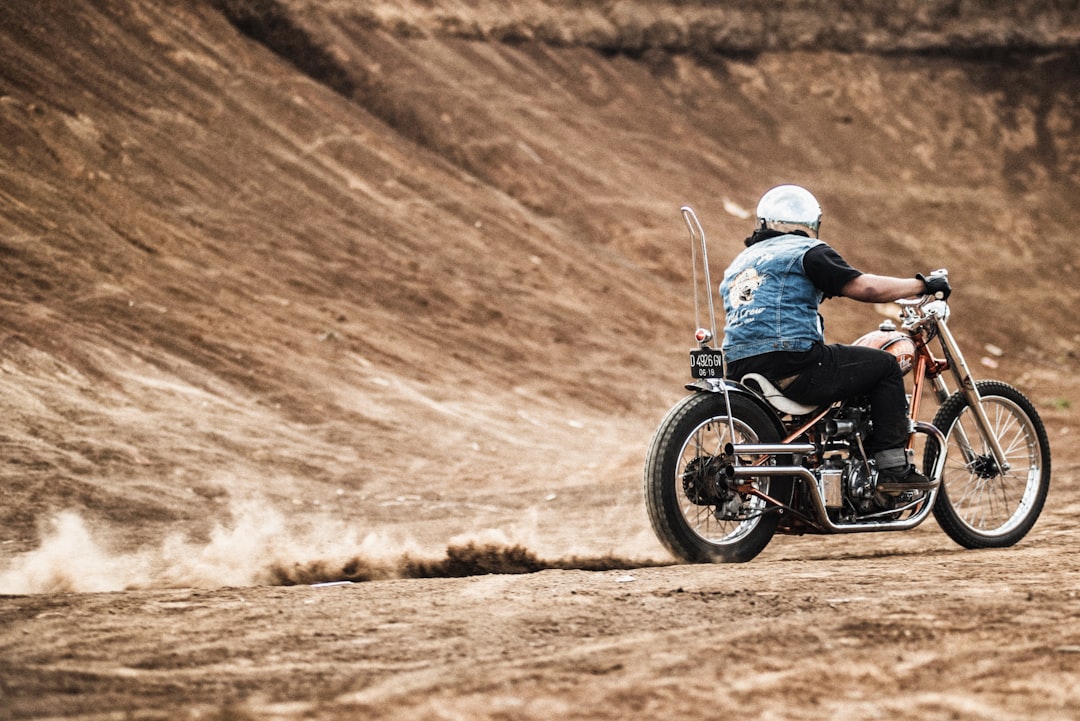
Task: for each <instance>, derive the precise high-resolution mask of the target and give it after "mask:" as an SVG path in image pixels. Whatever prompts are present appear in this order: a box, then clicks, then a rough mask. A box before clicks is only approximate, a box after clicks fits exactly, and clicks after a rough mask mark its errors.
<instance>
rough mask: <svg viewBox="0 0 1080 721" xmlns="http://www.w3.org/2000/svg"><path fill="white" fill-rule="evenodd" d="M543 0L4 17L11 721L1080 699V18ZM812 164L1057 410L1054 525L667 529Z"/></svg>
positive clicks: (859, 713) (895, 255) (1040, 400)
mask: <svg viewBox="0 0 1080 721" xmlns="http://www.w3.org/2000/svg"><path fill="white" fill-rule="evenodd" d="M506 5H507V4H505V3H494V4H492V3H486V2H470V3H456V2H406V1H404V0H401V1H389V0H388V1H387V2H378V3H349V2H327V3H313V2H304V1H303V0H212V1H211V0H206V1H202V0H185V1H183V2H176V3H153V2H148V1H147V0H116V2H111V3H69V2H64V1H62V0H54V1H50V2H35V3H29V2H11V3H6V4H4V5H3V6H2V7H0V273H2V280H3V282H2V283H0V311H2V313H0V409H2V411H3V414H4V417H5V419H6V423H5V426H4V430H3V432H2V433H0V448H2V449H3V456H2V458H3V463H2V464H0V594H5V595H3V596H0V620H2V623H0V719H24V718H79V719H88V720H89V719H115V718H125V719H126V718H130V719H156V718H192V719H194V718H203V719H248V718H252V719H254V718H259V719H309V718H310V719H342V718H357V719H359V718H365V719H367V718H402V719H406V718H408V719H415V718H445V719H458V718H467V719H486V718H490V719H506V718H521V719H531V718H535V719H552V718H598V719H599V718H609V717H610V718H619V719H626V718H641V719H645V718H658V717H659V718H669V717H670V718H674V717H693V718H718V717H726V716H729V715H738V716H740V717H743V718H754V719H776V718H795V717H797V718H807V719H830V720H831V719H869V718H891V719H920V720H925V719H931V720H932V719H987V720H989V719H994V720H995V721H997V720H999V719H1032V718H1039V719H1069V720H1072V719H1075V718H1077V716H1078V714H1080V683H1077V680H1078V679H1077V673H1076V670H1075V669H1076V668H1077V666H1078V663H1080V631H1077V629H1076V624H1075V623H1074V619H1075V618H1076V617H1077V616H1078V615H1080V598H1078V593H1080V562H1078V561H1077V555H1076V554H1075V553H1074V552H1073V546H1074V537H1075V533H1074V532H1073V525H1074V522H1073V519H1074V518H1075V517H1076V516H1077V515H1078V514H1080V451H1077V450H1076V447H1075V446H1074V445H1073V443H1071V442H1070V441H1072V439H1073V438H1074V437H1075V436H1076V434H1077V433H1080V429H1078V427H1077V425H1078V424H1077V415H1076V410H1075V408H1076V405H1077V403H1078V399H1080V393H1078V390H1080V384H1078V383H1077V380H1076V378H1075V375H1074V372H1075V368H1076V364H1077V360H1078V358H1080V323H1077V321H1076V319H1075V317H1074V313H1073V310H1074V309H1075V308H1076V307H1078V305H1080V285H1078V284H1077V283H1076V282H1075V277H1076V275H1077V266H1078V258H1077V251H1076V242H1075V228H1077V227H1080V207H1077V205H1076V203H1075V198H1076V197H1077V193H1078V192H1080V134H1078V133H1077V127H1078V124H1080V73H1078V72H1077V70H1078V68H1080V62H1078V58H1080V50H1078V48H1077V38H1078V37H1080V20H1078V18H1077V17H1076V16H1075V12H1069V11H1067V10H1062V9H1060V8H1059V7H1058V5H1057V4H1053V3H1049V4H1047V3H1035V2H1032V3H1016V4H1014V7H1013V9H1012V10H1010V11H1009V14H1008V15H1005V14H995V12H994V11H993V8H991V7H990V5H993V4H992V3H990V4H987V8H983V3H979V2H973V3H966V4H964V5H963V8H960V7H959V6H954V5H951V4H950V5H949V6H948V7H945V5H946V4H926V3H901V4H900V5H902V6H903V7H905V8H909V9H910V11H911V12H910V13H908V14H904V13H899V14H895V15H886V14H881V13H880V12H877V11H873V10H871V9H863V8H860V6H859V4H858V3H846V4H844V7H845V10H844V12H843V13H841V14H840V15H837V16H835V17H830V16H823V15H822V14H821V13H822V12H824V10H825V8H827V7H831V6H832V5H834V4H831V3H824V4H821V3H815V2H811V3H799V4H792V7H791V8H790V9H779V10H777V9H776V8H775V5H776V4H775V3H764V2H760V3H759V2H754V1H753V0H746V2H741V3H732V4H726V5H731V6H732V7H729V8H726V9H722V8H718V7H717V6H714V5H712V4H707V3H690V2H677V3H676V2H672V3H670V4H668V5H664V4H659V3H645V2H618V3H562V2H556V1H555V0H547V1H545V2H542V1H541V0H535V1H534V2H522V3H512V4H510V5H512V6H513V8H509V9H508V8H507V7H506ZM796 5H797V7H796ZM939 5H940V6H939ZM361 6H362V7H361ZM662 6H663V7H666V8H667V9H666V12H664V13H660V12H659V10H658V8H661V7H662ZM909 6H910V7H909ZM898 7H899V6H898ZM1062 7H1064V6H1062ZM950 8H951V9H950ZM965 13H966V14H965ZM901 16H902V17H903V18H906V20H901V19H898V18H900V17H901ZM823 18H826V19H825V20H823ZM826 20H827V21H826ZM783 27H799V28H802V29H803V32H802V33H801V34H795V35H791V34H785V33H779V32H766V31H764V30H762V28H783ZM785 181H790V182H799V183H803V184H805V185H808V186H810V187H811V188H812V189H813V190H814V192H815V193H816V194H817V195H818V197H819V198H820V199H821V200H822V201H823V204H824V206H825V212H826V216H825V226H824V237H825V238H826V239H828V240H830V241H831V242H833V243H834V245H836V246H837V247H838V248H839V249H840V250H841V251H842V252H843V253H844V255H845V256H847V257H848V258H849V259H850V260H851V261H852V262H853V263H854V264H855V265H857V266H859V267H862V268H864V269H866V270H870V271H874V272H882V273H892V274H897V275H900V274H911V273H915V272H917V271H926V270H930V269H932V268H935V267H939V266H946V267H948V268H949V269H950V271H951V277H952V279H953V285H954V288H955V289H956V291H955V294H954V296H953V302H952V307H953V312H954V318H953V327H954V329H955V330H956V331H957V333H958V337H959V340H960V342H961V344H962V346H963V347H964V348H965V350H966V352H967V353H968V355H969V358H968V360H969V361H970V362H971V363H972V365H973V366H974V367H975V369H976V372H977V374H978V376H979V377H980V378H997V379H1000V380H1004V381H1007V382H1009V383H1012V384H1014V385H1016V386H1017V387H1019V388H1020V389H1021V390H1023V391H1024V392H1025V393H1026V394H1027V395H1028V396H1029V397H1030V398H1031V399H1032V400H1033V401H1034V402H1035V404H1036V406H1037V407H1038V409H1039V411H1040V413H1041V414H1042V417H1043V419H1044V421H1045V422H1046V426H1047V429H1048V432H1049V436H1050V442H1051V446H1052V450H1053V479H1052V486H1051V492H1050V497H1049V500H1048V502H1047V506H1046V509H1045V511H1044V513H1043V515H1042V517H1041V519H1040V520H1039V522H1038V524H1037V525H1036V526H1035V528H1034V530H1033V531H1032V532H1031V533H1030V534H1029V535H1028V537H1026V538H1025V539H1024V540H1023V541H1022V542H1021V543H1020V544H1019V545H1017V546H1016V547H1014V548H1010V549H1004V550H995V551H981V552H973V551H964V550H960V549H959V548H958V547H957V546H956V545H955V544H953V543H952V542H951V541H950V540H949V539H948V538H947V537H946V536H945V535H944V534H943V533H942V532H941V531H940V530H939V529H938V528H937V526H936V525H935V524H934V522H933V521H929V522H927V523H926V524H924V526H923V527H921V528H919V529H916V530H915V531H913V532H909V533H903V534H880V535H858V536H846V537H820V536H817V537H809V536H808V537H777V538H776V539H775V540H774V541H773V543H772V544H771V545H770V546H769V547H768V548H767V549H766V551H765V552H764V553H763V554H762V555H761V556H760V557H759V558H757V559H756V560H754V561H753V562H752V563H750V564H746V565H740V566H685V565H674V560H673V559H671V558H670V557H669V556H667V555H666V553H665V552H664V551H663V549H662V548H661V546H660V545H659V543H658V542H657V541H656V539H655V537H654V536H653V534H652V531H651V529H650V528H649V525H648V521H647V519H646V518H645V513H644V505H643V499H642V493H641V480H640V479H641V468H642V463H643V460H644V455H645V451H646V448H647V445H648V442H649V438H650V434H651V433H652V431H653V429H654V428H655V426H656V424H657V423H658V421H659V420H660V418H661V417H662V416H663V414H664V412H665V411H666V409H667V408H668V407H670V406H671V405H672V404H673V403H674V402H675V401H676V400H677V399H678V398H679V397H680V396H681V395H682V393H683V392H684V391H683V389H682V385H683V383H684V382H685V380H686V373H687V370H686V360H687V359H686V351H687V349H688V348H689V346H690V345H691V338H690V335H691V333H692V330H693V318H692V315H693V308H692V298H691V295H690V292H689V289H690V257H689V255H690V254H689V249H688V247H687V246H688V243H687V238H686V233H685V228H684V227H683V225H682V222H681V219H680V218H679V214H678V208H679V206H680V205H681V204H683V203H689V204H691V205H693V206H694V207H695V208H696V210H697V212H698V214H699V215H700V216H701V218H702V220H703V222H704V223H705V227H706V230H707V231H708V233H709V236H710V238H711V239H712V240H713V246H712V247H713V252H714V256H713V261H714V266H717V267H722V265H723V263H724V260H725V259H726V258H728V257H730V255H731V253H733V252H735V250H737V248H738V247H739V245H740V239H741V238H742V237H743V236H744V235H745V233H746V232H747V230H748V223H749V221H748V220H747V219H746V218H745V215H746V213H745V210H744V209H746V208H752V207H753V204H754V202H755V201H756V198H757V197H758V196H759V195H760V193H761V192H762V191H763V190H764V189H766V188H768V187H769V186H771V185H773V184H776V183H778V182H785ZM826 309H827V310H826V312H827V314H828V317H827V322H828V327H829V335H830V336H831V337H832V338H833V339H835V340H843V339H853V338H855V337H857V336H858V335H861V334H862V333H863V332H864V331H865V330H867V329H869V328H871V327H874V326H876V324H877V323H878V321H879V318H880V314H879V311H883V312H888V309H875V308H870V307H868V306H859V304H855V303H851V302H839V301H832V302H830V303H828V304H827V306H826Z"/></svg>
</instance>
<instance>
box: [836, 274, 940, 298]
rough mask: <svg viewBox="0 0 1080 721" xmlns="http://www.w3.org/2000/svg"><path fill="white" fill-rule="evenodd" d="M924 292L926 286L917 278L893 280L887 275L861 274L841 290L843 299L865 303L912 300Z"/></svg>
mask: <svg viewBox="0 0 1080 721" xmlns="http://www.w3.org/2000/svg"><path fill="white" fill-rule="evenodd" d="M925 292H926V284H925V283H923V282H922V281H921V280H919V279H918V278H894V277H892V276H889V275H874V274H873V273H863V274H862V275H860V276H858V277H857V278H853V279H851V280H849V281H848V282H847V283H846V284H845V285H844V287H843V288H842V289H841V291H840V294H841V295H843V296H844V297H845V298H852V299H854V300H861V301H863V302H866V303H889V302H891V301H894V300H899V299H900V298H913V297H915V296H917V295H922V294H923V293H925Z"/></svg>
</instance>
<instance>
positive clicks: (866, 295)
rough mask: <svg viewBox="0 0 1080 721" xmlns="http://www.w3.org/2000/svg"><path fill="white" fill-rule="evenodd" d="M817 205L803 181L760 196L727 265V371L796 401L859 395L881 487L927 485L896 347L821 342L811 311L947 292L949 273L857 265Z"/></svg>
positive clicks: (818, 323)
mask: <svg viewBox="0 0 1080 721" xmlns="http://www.w3.org/2000/svg"><path fill="white" fill-rule="evenodd" d="M821 215H822V213H821V206H820V204H819V203H818V201H817V199H816V198H814V196H813V195H812V194H811V193H810V191H808V190H806V189H805V188H802V187H799V186H797V185H781V186H777V187H775V188H772V189H771V190H769V191H768V192H766V193H765V194H764V195H763V196H762V197H761V200H760V201H759V202H758V206H757V222H758V225H757V227H756V228H755V229H754V232H753V233H752V234H751V235H750V237H748V238H747V239H746V240H745V244H746V246H747V247H746V250H744V251H742V252H741V253H740V254H739V255H738V256H736V258H735V260H734V261H732V263H731V265H730V266H729V267H728V268H727V270H726V271H725V272H724V279H723V281H722V282H721V284H720V293H721V295H722V296H723V299H724V310H725V313H726V324H725V329H724V341H723V350H724V353H725V355H726V358H727V364H728V376H729V377H730V378H733V379H736V380H738V379H741V378H743V377H744V376H746V374H748V373H759V374H761V375H763V376H764V377H765V378H767V379H768V380H769V381H770V382H772V383H773V384H774V385H776V386H777V387H778V388H780V389H781V390H782V391H783V393H784V395H785V396H787V397H789V398H791V399H792V400H795V401H798V402H800V403H805V404H812V405H826V404H829V403H832V402H834V401H837V400H842V399H846V398H851V397H853V396H857V395H866V396H868V397H869V399H870V406H871V422H872V424H873V432H872V433H871V435H870V436H869V438H868V439H867V442H866V448H865V451H866V455H867V458H869V459H873V460H874V463H875V467H876V469H877V473H878V482H877V488H878V490H879V491H882V492H886V493H889V492H897V493H898V492H903V491H913V490H922V489H926V488H930V487H932V486H933V483H932V482H931V481H930V480H929V479H928V478H927V477H926V476H924V475H923V474H921V473H919V472H918V471H917V470H916V468H915V466H914V465H913V464H912V462H911V459H910V458H909V454H908V451H907V449H906V446H907V440H908V436H909V429H908V420H907V414H906V403H907V400H906V395H905V390H904V379H903V373H902V371H901V369H900V365H899V363H898V362H897V359H896V357H895V356H893V355H892V354H891V353H888V352H887V351H884V350H879V349H877V348H870V347H866V346H856V345H843V344H826V343H825V338H824V333H823V325H822V320H821V316H820V314H819V312H818V309H819V306H820V304H821V302H822V301H823V300H824V299H826V298H831V297H837V296H842V297H845V298H852V299H854V300H858V301H862V302H865V303H884V302H892V301H895V300H899V299H901V298H910V297H914V296H918V295H927V294H930V295H935V296H937V297H938V298H942V299H944V298H947V297H948V296H949V293H950V292H951V289H950V287H949V281H948V279H947V278H944V277H939V276H933V275H931V276H929V277H926V276H923V275H922V274H918V275H916V276H915V277H914V278H898V277H893V276H885V275H874V274H870V273H863V272H861V271H859V270H856V269H855V268H853V267H852V266H851V265H849V264H848V263H847V261H845V260H844V259H843V258H842V257H841V256H840V254H839V253H837V252H836V250H834V249H833V248H832V247H831V246H829V245H828V244H827V243H825V242H823V241H822V240H820V239H819V238H818V231H819V228H820V226H821Z"/></svg>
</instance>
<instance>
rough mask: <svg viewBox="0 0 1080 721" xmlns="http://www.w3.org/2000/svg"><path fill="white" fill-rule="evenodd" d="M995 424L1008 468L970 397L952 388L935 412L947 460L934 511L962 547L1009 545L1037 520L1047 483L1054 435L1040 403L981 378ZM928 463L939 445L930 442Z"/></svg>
mask: <svg viewBox="0 0 1080 721" xmlns="http://www.w3.org/2000/svg"><path fill="white" fill-rule="evenodd" d="M976 388H977V389H978V391H979V396H980V397H981V398H982V407H983V410H985V412H986V416H987V419H988V420H989V422H990V429H991V432H992V433H993V434H994V436H995V437H996V438H997V441H998V443H999V444H1000V446H1001V449H1002V450H1003V451H1004V453H1005V460H1006V461H1007V463H1008V465H1009V468H1008V470H1006V471H1004V472H1003V471H1001V469H999V468H998V466H997V463H996V462H995V460H994V455H993V452H992V451H991V450H990V446H989V444H988V443H987V441H986V439H984V438H983V436H982V434H981V433H980V431H979V427H978V425H977V424H976V422H975V418H974V414H973V413H972V412H971V406H970V405H969V404H968V401H967V398H966V397H965V396H964V395H963V394H962V393H960V392H957V393H954V394H953V395H952V396H951V397H950V398H949V399H948V400H947V401H946V402H945V403H944V404H942V406H941V408H940V409H939V410H938V412H937V415H935V416H934V425H935V426H937V427H938V429H939V430H941V432H942V433H944V434H945V437H946V440H947V443H948V446H947V448H946V450H945V454H946V455H945V467H944V470H943V471H942V478H941V486H940V489H939V491H938V497H937V500H936V501H935V503H934V518H936V519H937V522H938V525H939V526H941V528H942V530H943V531H945V533H946V534H948V536H949V537H950V538H951V539H953V540H954V541H956V542H957V543H959V544H960V545H961V546H964V547H965V548H1004V547H1006V546H1012V545H1013V544H1015V543H1016V542H1017V541H1019V540H1020V539H1021V538H1023V537H1024V536H1026V535H1027V533H1028V531H1030V530H1031V527H1032V526H1034V525H1035V521H1036V520H1037V519H1038V517H1039V514H1040V513H1041V512H1042V508H1043V504H1044V503H1045V502H1046V494H1047V491H1048V490H1049V488H1050V442H1049V440H1048V439H1047V436H1046V428H1045V426H1044V425H1043V422H1042V419H1041V418H1040V417H1039V414H1038V412H1037V411H1036V410H1035V406H1034V405H1032V403H1031V401H1029V400H1028V399H1027V397H1025V396H1024V394H1023V393H1021V392H1020V391H1019V390H1017V389H1016V388H1013V387H1012V386H1010V385H1008V384H1006V383H1001V382H999V381H979V382H978V383H976ZM928 451H929V452H928V453H927V458H926V466H925V467H926V469H927V470H928V471H929V470H930V469H931V467H932V466H933V461H934V460H935V456H936V449H928Z"/></svg>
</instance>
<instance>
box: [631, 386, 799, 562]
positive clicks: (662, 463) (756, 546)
mask: <svg viewBox="0 0 1080 721" xmlns="http://www.w3.org/2000/svg"><path fill="white" fill-rule="evenodd" d="M730 399H731V407H732V414H733V420H734V425H735V438H734V442H735V443H776V442H778V441H779V439H780V435H779V431H778V430H777V426H776V423H775V421H774V419H773V418H771V417H770V416H769V415H768V413H767V411H765V410H763V409H762V408H761V407H760V406H758V405H757V404H755V403H754V402H753V401H752V400H751V399H749V398H747V397H745V396H742V395H739V394H733V395H731V396H730ZM732 440H733V439H732V438H731V436H730V424H729V422H728V411H727V407H726V406H725V404H724V397H723V396H722V395H721V394H718V393H694V394H692V395H690V396H687V397H686V398H683V399H682V400H681V401H680V402H679V403H677V404H676V405H675V406H674V407H673V408H672V409H671V410H670V411H669V412H668V414H667V416H666V417H665V418H664V420H663V421H662V422H661V423H660V426H659V427H658V428H657V430H656V433H655V434H654V436H653V439H652V443H651V444H650V446H649V454H648V457H647V458H646V462H645V477H644V481H645V506H646V508H647V510H648V513H649V520H650V522H651V523H652V527H653V530H654V531H655V532H656V536H657V538H659V539H660V542H661V543H663V544H664V546H665V547H666V548H667V549H668V550H669V551H670V552H671V553H672V555H674V556H675V557H676V558H679V559H680V560H682V561H686V562H688V563H743V562H746V561H749V560H751V559H752V558H754V557H755V556H757V555H758V554H759V553H761V551H762V550H763V549H764V548H765V546H766V545H768V543H769V541H770V540H771V539H772V537H773V535H774V534H775V532H776V526H777V524H778V523H779V520H780V515H779V509H778V508H777V507H776V506H775V505H771V504H769V503H768V502H766V501H765V500H763V499H762V498H760V497H758V496H754V495H751V494H740V493H737V492H735V491H732V490H730V489H729V488H727V487H726V486H725V484H724V482H723V480H722V475H723V474H722V472H721V471H722V465H723V462H722V460H721V456H722V454H723V449H724V446H725V444H727V443H728V442H731V441H732ZM744 460H745V461H746V462H747V463H750V462H752V460H753V459H744ZM780 460H781V462H783V461H782V459H780ZM752 482H753V486H754V487H755V488H757V489H758V490H759V491H761V492H762V493H764V494H766V495H768V496H770V497H771V498H773V499H775V500H776V501H778V502H779V503H781V504H783V505H790V503H791V498H792V492H793V486H794V481H793V479H791V478H785V477H773V478H769V477H765V476H763V477H759V478H755V479H753V481H752Z"/></svg>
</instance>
